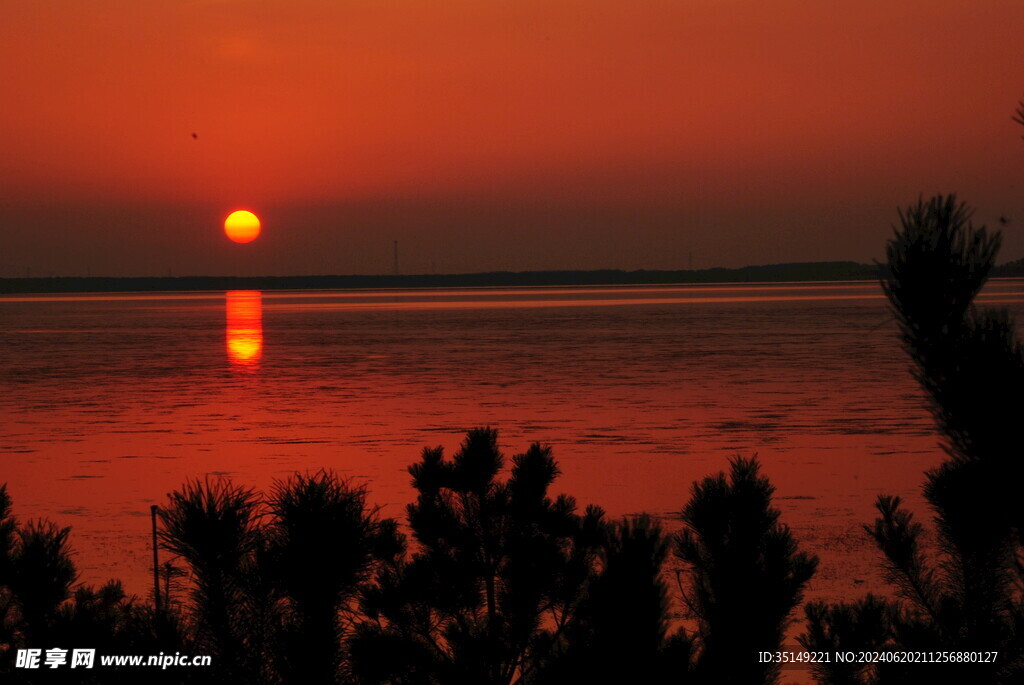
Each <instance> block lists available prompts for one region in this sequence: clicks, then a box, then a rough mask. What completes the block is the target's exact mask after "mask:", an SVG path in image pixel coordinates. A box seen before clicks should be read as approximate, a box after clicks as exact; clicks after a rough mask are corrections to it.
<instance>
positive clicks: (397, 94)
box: [0, 0, 1024, 276]
mask: <svg viewBox="0 0 1024 685" xmlns="http://www.w3.org/2000/svg"><path fill="white" fill-rule="evenodd" d="M1022 35H1024V3H1021V2H1020V1H1019V0H972V1H963V2H950V1H944V0H927V1H925V0H901V1H900V2H892V0H888V1H885V2H880V1H878V2H876V1H874V0H870V1H859V2H848V1H846V0H840V1H835V2H833V1H829V2H822V1H821V0H779V1H777V2H770V3H768V2H764V1H763V0H658V1H654V0H633V1H632V2H625V1H623V0H586V1H582V0H581V1H576V0H572V1H560V0H542V1H541V0H538V1H533V0H449V1H441V0H429V1H428V0H392V1H390V2H385V1H383V0H348V1H345V2H340V1H333V0H323V1H317V0H292V1H290V2H283V1H278V2H268V1H264V2H260V1H245V0H237V1H232V0H219V1H215V0H207V1H200V0H192V1H186V0H175V1H173V2H171V1H169V0H147V1H146V2H134V3H132V2H125V1H124V0H118V1H117V2H114V1H112V0H93V1H92V2H88V3H82V2H77V1H72V0H64V1H56V0H35V1H33V2H25V3H14V4H10V5H9V6H8V7H6V8H5V10H4V19H3V22H2V24H0V92H2V93H3V95H2V100H3V105H2V106H0V276H14V275H24V274H25V273H31V274H32V275H46V274H51V273H52V274H59V275H82V274H86V273H90V274H93V275H99V274H110V275H165V274H167V273H168V272H171V273H173V274H175V275H187V274H221V273H227V274H232V273H237V274H240V275H241V274H246V275H248V274H307V273H374V272H388V271H390V270H391V241H392V240H396V239H397V240H399V243H400V252H401V267H402V271H403V272H406V273H412V272H429V271H437V272H446V271H482V270H492V269H513V270H525V269H549V268H604V267H613V268H627V269H635V268H685V266H686V263H687V255H688V254H689V253H690V252H692V253H693V259H694V265H695V266H696V267H698V268H700V267H708V266H719V265H720V266H741V265H744V264H755V263H768V262H779V261H803V260H839V259H854V260H859V261H868V260H870V259H872V258H877V257H879V256H881V254H882V249H883V245H884V241H885V239H886V237H887V236H888V232H889V225H890V224H891V223H892V221H893V220H894V219H895V216H896V212H895V209H896V207H897V206H901V205H905V204H908V203H910V202H912V201H914V200H915V199H916V198H917V197H918V195H919V194H925V195H929V194H932V193H936V192H952V191H955V192H957V193H959V194H960V196H961V197H962V198H963V199H965V200H967V201H969V202H970V203H971V204H973V205H975V206H976V207H977V208H978V213H977V215H976V216H977V218H978V219H979V220H981V221H984V222H988V223H992V222H993V221H994V220H995V219H996V217H999V216H1001V215H1005V216H1008V217H1010V220H1011V223H1010V225H1009V227H1008V229H1007V231H1006V233H1007V236H1006V237H1007V240H1006V243H1005V247H1004V252H1003V254H1002V259H1004V260H1006V259H1015V258H1018V257H1021V256H1024V193H1022V189H1024V141H1022V140H1021V134H1024V128H1022V127H1020V126H1019V125H1016V124H1014V123H1013V122H1012V121H1011V118H1010V117H1011V114H1012V112H1013V110H1014V108H1015V107H1016V105H1017V101H1018V100H1020V99H1022V98H1024V51H1022V50H1021V49H1020V45H1021V43H1020V40H1021V38H1020V37H1021V36H1022ZM193 133H195V134H196V136H197V137H196V138H193V137H192V134H193ZM239 207H245V208H249V209H252V210H253V211H255V212H256V213H257V214H259V215H260V216H261V217H262V219H263V222H264V233H263V235H262V236H261V237H260V239H259V240H257V241H256V242H254V243H252V244H250V245H242V246H239V245H235V244H233V243H229V242H228V241H227V240H226V238H224V236H223V234H222V232H221V230H220V224H221V221H222V220H223V218H224V216H225V215H226V214H227V213H228V212H229V211H231V210H232V209H236V208H239Z"/></svg>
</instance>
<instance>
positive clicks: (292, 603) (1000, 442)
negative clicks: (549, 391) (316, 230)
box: [0, 196, 1024, 685]
mask: <svg viewBox="0 0 1024 685" xmlns="http://www.w3.org/2000/svg"><path fill="white" fill-rule="evenodd" d="M900 223H901V229H900V230H898V231H897V233H896V235H895V237H894V238H893V239H892V240H891V241H890V242H889V245H888V249H887V264H888V267H889V268H888V270H887V275H886V277H885V279H884V280H883V288H884V290H885V293H886V295H887V297H888V299H889V303H890V305H891V306H892V310H893V314H894V315H895V318H896V320H897V323H898V324H899V327H900V331H901V335H902V340H903V345H904V349H905V350H906V351H907V353H908V355H909V357H910V359H911V360H912V362H913V365H914V373H915V376H916V378H917V380H918V381H919V383H920V385H921V388H922V390H923V391H924V393H925V395H926V397H927V398H928V400H929V403H930V409H931V412H932V415H933V417H934V419H935V423H936V425H937V427H938V429H939V433H940V436H941V440H942V447H943V448H944V451H945V453H946V457H947V458H946V460H945V461H943V462H942V463H941V464H940V465H938V466H937V467H935V468H933V469H930V470H929V471H927V472H926V473H925V477H924V488H923V493H924V497H925V500H926V501H927V502H928V504H929V506H930V509H931V513H932V523H933V527H932V534H931V535H926V534H925V529H924V527H923V526H922V525H921V524H920V523H918V522H917V521H915V519H914V515H913V513H912V512H910V511H908V510H907V509H906V508H905V507H904V506H903V505H902V503H901V501H900V498H898V497H892V496H887V495H880V496H879V497H878V498H877V500H876V508H877V510H878V517H877V518H876V519H875V521H874V522H872V523H870V524H865V525H864V526H863V528H864V533H865V535H866V536H867V538H868V539H869V540H870V541H871V542H872V543H874V545H875V547H876V548H877V550H878V553H879V561H880V564H881V565H882V567H883V568H884V570H885V576H886V579H887V581H888V587H883V588H877V589H876V591H879V592H881V594H874V593H869V594H867V595H865V596H864V597H861V598H859V599H855V600H853V601H849V600H848V599H846V598H844V601H841V602H838V603H827V602H811V603H809V604H807V605H805V606H804V607H803V620H802V621H800V622H799V624H798V625H799V627H800V628H802V632H800V633H799V634H798V636H797V640H798V642H799V644H800V645H801V646H802V647H803V648H804V649H806V650H808V652H813V653H819V654H821V653H824V654H829V655H832V659H831V660H830V661H829V662H825V663H818V664H814V665H812V666H811V668H810V670H811V674H812V675H813V677H814V678H815V680H816V681H817V682H819V683H822V684H839V683H842V684H848V685H890V684H895V683H911V682H930V683H965V682H971V683H984V684H993V685H994V684H996V683H1017V682H1024V600H1022V598H1021V591H1020V588H1021V587H1022V586H1024V564H1022V563H1021V561H1020V560H1021V558H1022V557H1024V546H1022V531H1024V516H1022V514H1021V511H1022V510H1021V507H1020V483H1021V480H1022V476H1024V473H1022V469H1024V464H1022V463H1021V461H1020V459H1019V455H1018V454H1017V452H1018V451H1019V449H1018V448H1019V435H1018V432H1019V431H1018V429H1017V423H1018V422H1019V417H1020V416H1021V414H1022V413H1024V394H1022V393H1021V392H1020V391H1021V388H1022V387H1024V348H1022V347H1021V344H1020V340H1019V339H1018V337H1017V334H1016V325H1015V323H1014V321H1013V320H1012V318H1011V317H1010V316H1009V314H1008V313H1007V312H1006V311H1005V310H988V309H984V310H983V309H979V308H976V307H975V306H974V305H973V301H974V298H975V297H976V295H977V294H978V292H979V291H980V290H981V288H982V286H983V285H984V283H985V281H986V279H987V278H988V277H989V276H990V275H991V273H992V268H993V264H994V260H995V256H996V254H997V252H998V249H999V246H1000V240H1001V235H1000V234H999V233H998V232H995V233H989V232H987V231H986V229H985V228H983V227H982V228H975V227H974V226H973V225H972V224H971V223H970V210H969V208H967V207H966V206H965V205H963V204H960V203H957V201H956V199H955V197H953V196H948V197H943V196H939V197H935V198H932V199H931V200H929V201H927V202H926V201H923V200H922V201H919V202H918V203H917V204H915V205H911V206H910V207H908V208H906V209H905V210H904V211H903V212H901V214H900ZM885 390H886V388H880V390H879V394H880V396H884V392H885ZM497 437H498V436H497V431H496V430H493V429H490V428H478V429H474V430H471V431H469V432H468V433H467V435H466V438H465V440H464V442H463V443H462V446H461V448H460V449H459V450H458V452H456V453H455V454H453V455H450V456H449V455H445V454H444V453H443V451H442V449H441V448H434V449H430V448H427V449H424V450H423V452H422V453H421V455H420V458H419V460H418V461H416V462H415V463H413V465H412V466H410V467H409V474H410V475H411V476H412V485H413V488H414V490H415V496H416V498H415V500H414V501H413V502H412V503H411V504H409V505H408V506H407V507H406V511H405V518H404V521H403V522H399V521H397V520H395V519H387V518H382V517H381V516H380V515H379V511H378V510H377V509H376V508H374V507H373V506H372V504H371V503H369V502H368V501H367V492H366V490H365V489H364V488H363V487H362V486H359V485H354V484H352V483H351V482H349V481H345V480H343V479H341V478H339V477H338V476H337V475H336V474H335V473H333V472H331V471H326V470H322V471H319V472H317V473H313V474H295V475H293V476H292V477H290V478H288V479H285V480H282V481H278V482H276V483H275V484H274V485H273V487H272V488H271V489H270V491H269V492H267V493H258V492H255V491H254V490H252V489H248V488H245V487H244V486H239V485H237V484H233V483H231V482H230V481H229V480H225V479H207V480H193V481H190V482H188V483H186V484H185V485H184V486H182V487H181V488H180V489H178V490H176V491H175V492H173V493H171V494H170V495H169V496H168V499H167V501H166V502H165V503H164V504H163V505H162V506H161V507H160V508H159V511H158V514H159V516H158V519H159V531H158V537H159V540H160V543H161V549H162V550H163V552H162V553H163V554H164V555H165V556H164V562H163V563H162V564H160V565H159V566H158V567H157V569H156V574H155V575H156V579H155V581H156V582H155V584H154V585H155V587H154V590H153V592H152V594H151V595H150V597H149V599H148V600H144V599H138V598H133V597H126V596H125V593H124V592H123V590H122V589H121V586H120V583H118V582H116V581H112V582H111V583H109V584H107V585H106V586H103V587H101V588H99V589H96V588H91V587H84V586H76V585H75V580H76V571H75V566H74V562H73V559H72V552H71V548H70V545H69V534H70V530H69V529H68V528H60V527H58V526H57V525H55V524H53V523H50V522H46V521H27V522H23V521H19V520H18V519H16V518H15V517H14V514H13V506H12V500H11V497H10V496H9V494H8V492H7V490H6V488H5V487H0V676H3V677H4V678H5V681H4V682H14V683H47V682H54V681H61V680H60V679H61V678H67V677H68V676H69V675H70V676H73V677H74V679H73V680H70V681H73V682H80V683H90V682H96V683H106V682H139V676H140V674H141V673H143V671H140V670H139V669H130V668H121V669H117V668H106V669H97V670H92V671H77V672H72V671H70V670H67V669H65V670H63V671H59V670H55V671H49V670H28V669H18V668H16V667H15V666H14V654H15V652H17V650H18V649H24V648H43V649H49V648H53V647H62V648H73V647H83V646H93V647H95V648H96V649H97V651H98V652H99V653H100V654H155V653H157V652H164V653H175V652H181V653H183V654H188V655H210V656H212V659H213V661H212V665H211V666H210V667H208V668H176V669H169V670H167V671H157V670H156V669H148V670H145V673H144V674H145V676H146V678H145V679H146V681H147V682H175V683H180V682H189V683H254V684H259V685H264V684H265V685H277V684H285V683H302V684H306V683H310V684H313V683H316V684H324V685H328V684H330V685H341V684H344V685H549V684H555V683H558V684H561V683H569V682H588V683H589V682H594V683H596V682H616V683H633V682H636V683H665V682H678V683H684V684H688V685H712V684H718V683H730V684H732V683H735V684H738V685H747V684H749V685H777V684H778V683H779V682H781V681H782V680H784V678H785V671H784V670H783V667H782V665H781V664H780V663H777V662H771V661H768V662H765V661H763V660H761V659H759V655H760V654H761V653H763V652H776V651H778V650H781V649H786V650H787V651H790V650H793V649H794V647H793V646H788V647H787V646H785V645H784V644H783V639H784V637H785V636H786V635H787V634H791V633H787V631H788V629H789V627H790V626H791V625H792V624H793V623H794V622H795V621H798V620H799V619H798V618H797V617H796V614H797V610H798V608H799V607H800V606H801V602H802V596H803V592H804V589H805V588H806V586H807V583H808V582H809V581H810V580H811V579H812V578H813V576H814V574H815V572H816V571H817V565H818V560H817V557H816V556H815V555H814V554H813V552H814V550H808V549H807V548H806V546H804V545H802V544H801V543H800V542H799V541H798V540H797V539H796V537H795V536H794V535H793V534H792V532H791V531H790V530H789V528H788V527H787V526H786V525H785V523H784V522H783V521H781V518H780V512H779V510H777V509H775V508H774V507H773V506H772V494H773V492H774V487H773V486H772V485H771V483H770V481H769V479H768V477H767V476H765V475H762V473H761V471H760V468H761V465H760V464H759V463H758V461H757V460H756V459H745V458H742V457H740V456H737V457H735V458H734V459H733V460H732V461H731V463H730V464H729V469H728V471H727V472H726V471H724V470H723V471H721V472H720V473H718V474H716V475H710V476H708V477H706V478H704V479H703V480H700V481H698V482H695V483H693V484H692V486H691V487H690V488H689V490H688V492H680V506H681V508H680V510H679V514H678V515H677V521H678V522H679V531H678V532H677V533H675V534H669V533H668V532H667V531H664V530H663V529H662V527H661V525H660V524H659V523H658V522H656V521H655V520H653V519H652V518H651V517H649V516H647V515H645V514H640V515H636V516H632V517H627V518H623V519H620V520H610V519H609V518H608V517H607V516H606V515H605V513H604V511H603V510H602V509H601V508H600V507H598V506H588V507H587V508H585V509H583V510H580V509H579V508H578V507H577V503H576V501H575V499H574V498H573V497H571V496H569V495H565V494H560V495H555V494H553V493H552V492H551V486H552V485H553V484H554V482H555V480H556V479H557V477H558V475H559V470H558V466H557V463H556V461H555V460H554V458H553V455H552V452H551V450H550V449H549V448H547V447H544V446H542V445H540V444H536V443H535V444H533V445H531V446H530V447H529V448H528V449H527V450H526V451H525V452H523V453H521V454H518V455H516V456H515V457H513V458H512V460H511V462H512V463H511V468H507V464H506V460H505V458H504V456H503V455H502V453H501V452H500V451H499V449H498V442H497ZM403 523H404V526H405V527H404V528H403V526H402V524H403ZM404 530H407V531H408V533H409V536H411V538H412V539H411V540H409V539H407V536H406V534H405V533H404V532H403V531H404ZM168 553H170V555H172V556H171V558H170V559H168V558H167V554H168ZM673 576H674V581H675V582H670V579H672V578H673ZM680 618H682V619H685V620H686V621H685V624H684V626H683V627H681V626H680V621H679V619H680ZM837 652H854V653H863V652H871V653H874V652H878V653H885V654H896V655H899V654H904V655H905V654H916V655H932V656H931V657H928V658H927V659H926V662H925V663H921V662H920V660H909V661H908V660H905V659H904V660H900V659H883V660H881V661H877V662H871V661H863V660H854V661H852V662H850V663H841V662H839V661H837V660H836V659H835V657H834V655H835V654H836V653H837ZM936 655H937V656H936ZM943 656H945V658H943ZM63 682H69V680H63Z"/></svg>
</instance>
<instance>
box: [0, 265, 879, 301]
mask: <svg viewBox="0 0 1024 685" xmlns="http://www.w3.org/2000/svg"><path fill="white" fill-rule="evenodd" d="M878 273H879V270H878V267H877V266H873V265H869V264H858V263H856V262H799V263H791V264H768V265H762V266H746V267H742V268H739V269H726V268H713V269H700V270H675V271H664V270H650V271H648V270H639V271H622V270H619V269H599V270H594V271H491V272H482V273H467V274H384V275H333V276H166V277H164V276H134V277H113V276H111V277H106V276H52V277H35V278H0V293H6V294H15V293H57V292H62V293H80V292H147V291H191V290H328V289H345V288H460V287H462V288H464V287H522V286H573V285H584V286H586V285H647V284H667V283H729V282H751V283H757V282H766V283H770V282H780V281H845V280H873V279H877V278H878Z"/></svg>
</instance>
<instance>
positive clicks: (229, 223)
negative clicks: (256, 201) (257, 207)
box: [224, 209, 260, 243]
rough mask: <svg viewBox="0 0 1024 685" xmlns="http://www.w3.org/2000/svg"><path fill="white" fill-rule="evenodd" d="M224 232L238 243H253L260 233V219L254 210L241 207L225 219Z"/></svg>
mask: <svg viewBox="0 0 1024 685" xmlns="http://www.w3.org/2000/svg"><path fill="white" fill-rule="evenodd" d="M224 233H225V234H227V236H228V237H229V238H231V239H232V240H234V241H235V242H236V243H251V242H252V241H254V240H256V238H257V237H259V234H260V220H259V217H257V216H256V215H255V214H253V213H252V212H250V211H248V210H245V209H239V210H238V211H236V212H231V213H230V214H228V218H227V219H224Z"/></svg>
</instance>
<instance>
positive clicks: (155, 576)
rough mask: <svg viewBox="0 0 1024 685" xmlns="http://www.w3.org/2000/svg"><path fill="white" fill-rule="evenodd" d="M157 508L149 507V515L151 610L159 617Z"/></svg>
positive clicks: (154, 506)
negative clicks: (151, 547)
mask: <svg viewBox="0 0 1024 685" xmlns="http://www.w3.org/2000/svg"><path fill="white" fill-rule="evenodd" d="M157 509H158V507H157V506H156V505H155V504H153V505H151V506H150V507H149V515H150V517H151V518H152V520H153V608H154V609H156V613H157V615H158V616H159V615H160V559H159V558H158V557H157V551H156V549H157V547H156V510H157Z"/></svg>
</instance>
